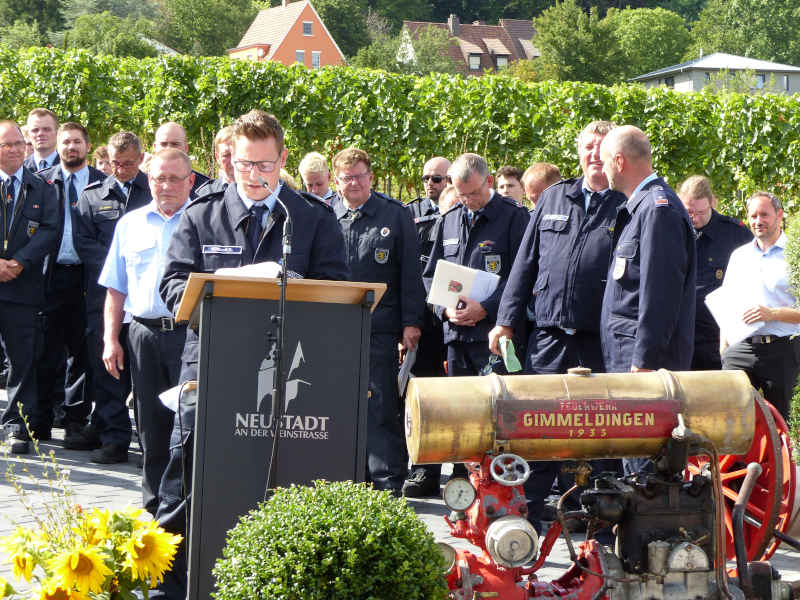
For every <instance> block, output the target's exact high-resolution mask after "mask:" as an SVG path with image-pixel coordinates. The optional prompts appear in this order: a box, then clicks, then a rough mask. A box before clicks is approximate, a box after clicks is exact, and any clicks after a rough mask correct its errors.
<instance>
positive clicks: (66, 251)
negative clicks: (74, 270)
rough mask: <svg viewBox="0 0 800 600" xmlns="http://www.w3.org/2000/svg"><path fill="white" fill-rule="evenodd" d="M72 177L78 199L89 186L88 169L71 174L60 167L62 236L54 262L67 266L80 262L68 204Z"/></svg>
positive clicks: (84, 168)
mask: <svg viewBox="0 0 800 600" xmlns="http://www.w3.org/2000/svg"><path fill="white" fill-rule="evenodd" d="M72 175H74V176H75V180H74V181H75V191H76V192H78V198H80V197H81V194H82V193H83V189H84V188H85V187H86V186H87V185H88V184H89V167H88V166H87V167H83V168H82V169H81V170H80V171H78V172H76V173H74V174H73V173H70V172H69V171H67V170H66V169H65V168H64V166H63V165H62V166H61V176H62V177H63V178H64V234H63V235H62V236H61V246H60V247H59V249H58V260H57V261H56V262H59V263H61V264H67V265H76V264H78V263H80V262H81V259H80V258H79V257H78V253H77V252H76V251H75V244H74V243H73V241H72V218H71V210H72V209H71V207H70V202H69V178H70V176H72Z"/></svg>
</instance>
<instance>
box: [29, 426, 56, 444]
mask: <svg viewBox="0 0 800 600" xmlns="http://www.w3.org/2000/svg"><path fill="white" fill-rule="evenodd" d="M32 433H33V437H34V438H36V439H37V440H39V441H40V442H49V441H50V440H52V439H53V430H52V429H49V428H48V429H34V430H33V432H32Z"/></svg>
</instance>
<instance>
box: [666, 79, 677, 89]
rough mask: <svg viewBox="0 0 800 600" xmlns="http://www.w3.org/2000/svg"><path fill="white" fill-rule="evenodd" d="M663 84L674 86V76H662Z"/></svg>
mask: <svg viewBox="0 0 800 600" xmlns="http://www.w3.org/2000/svg"><path fill="white" fill-rule="evenodd" d="M664 85H665V86H667V87H671V88H674V87H675V78H674V77H664Z"/></svg>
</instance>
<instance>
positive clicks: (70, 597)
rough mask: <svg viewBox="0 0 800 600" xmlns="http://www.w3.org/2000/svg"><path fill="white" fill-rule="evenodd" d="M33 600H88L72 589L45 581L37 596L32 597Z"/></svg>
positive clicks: (54, 582)
mask: <svg viewBox="0 0 800 600" xmlns="http://www.w3.org/2000/svg"><path fill="white" fill-rule="evenodd" d="M34 599H35V600H88V596H85V595H83V594H81V593H80V592H79V591H77V590H74V589H69V588H65V587H64V586H63V585H61V584H60V583H58V582H56V581H52V580H51V581H46V582H44V583H43V584H42V589H41V590H39V595H38V596H34Z"/></svg>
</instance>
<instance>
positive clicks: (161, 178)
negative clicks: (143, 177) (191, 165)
mask: <svg viewBox="0 0 800 600" xmlns="http://www.w3.org/2000/svg"><path fill="white" fill-rule="evenodd" d="M189 175H191V173H187V174H186V175H184V176H183V177H178V176H177V175H170V176H169V177H165V176H164V175H160V176H159V177H151V178H150V181H154V182H155V183H157V184H158V185H164V184H165V183H168V184H169V185H177V184H179V183H180V182H181V181H183V180H185V179H186V178H187V177H189Z"/></svg>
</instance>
